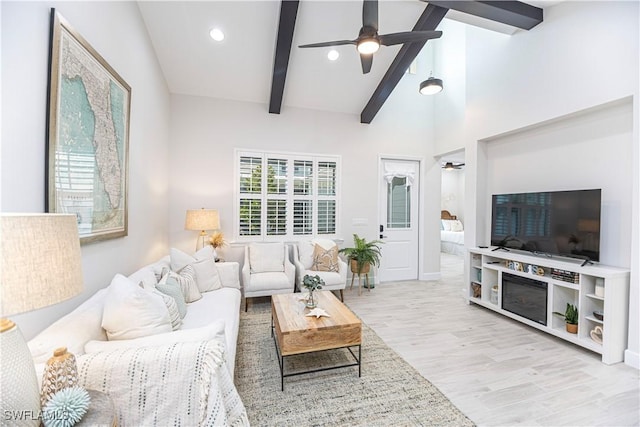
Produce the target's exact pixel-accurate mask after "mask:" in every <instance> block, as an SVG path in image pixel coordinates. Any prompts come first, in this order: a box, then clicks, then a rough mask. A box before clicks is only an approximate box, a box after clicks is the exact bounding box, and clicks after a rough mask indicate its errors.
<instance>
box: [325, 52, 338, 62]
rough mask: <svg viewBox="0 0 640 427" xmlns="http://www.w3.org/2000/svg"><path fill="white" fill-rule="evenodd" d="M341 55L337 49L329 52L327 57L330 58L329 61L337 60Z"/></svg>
mask: <svg viewBox="0 0 640 427" xmlns="http://www.w3.org/2000/svg"><path fill="white" fill-rule="evenodd" d="M339 57H340V54H339V53H338V51H337V50H330V51H329V53H328V54H327V58H329V61H335V60H336V59H338V58H339Z"/></svg>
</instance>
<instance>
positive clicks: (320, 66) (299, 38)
mask: <svg viewBox="0 0 640 427" xmlns="http://www.w3.org/2000/svg"><path fill="white" fill-rule="evenodd" d="M528 3H530V4H534V5H536V6H538V7H548V6H549V5H551V4H555V3H557V1H555V2H531V1H530V2H528ZM138 4H139V8H140V11H141V13H142V16H143V19H144V22H145V24H146V27H147V29H148V32H149V35H150V37H151V40H152V43H153V46H154V48H155V51H156V54H157V56H158V60H159V63H160V66H161V68H162V70H163V72H164V75H165V78H166V80H167V84H168V86H169V90H170V91H171V92H172V93H177V94H188V95H197V96H208V97H214V98H222V99H229V100H239V101H247V102H256V103H264V104H267V103H269V97H270V92H271V79H272V73H273V61H274V54H275V46H276V36H277V31H278V20H279V14H280V1H274V0H258V1H237V0H236V1H194V2H190V1H141V2H139V3H138ZM426 6H427V3H425V2H422V1H418V0H411V1H406V0H386V1H385V0H381V1H380V3H379V30H380V33H381V34H386V33H392V32H398V31H410V30H411V29H412V28H413V26H414V25H415V23H416V21H417V19H418V17H419V16H420V15H421V13H422V12H423V11H424V9H425V7H426ZM447 18H452V19H457V20H466V22H471V23H473V24H475V25H482V26H484V27H485V28H489V29H492V30H495V31H501V32H505V33H512V32H514V31H515V29H513V28H512V27H508V26H506V25H502V24H496V23H492V22H490V21H486V20H482V19H480V18H477V19H472V18H470V17H469V16H468V15H467V16H465V15H464V14H461V13H459V12H454V11H449V12H448V14H447ZM361 25H362V1H360V0H353V1H317V0H316V1H313V0H302V1H300V5H299V8H298V15H297V20H296V26H295V32H294V37H293V47H292V49H291V57H290V60H289V68H288V73H287V79H286V85H285V90H284V97H283V108H286V107H287V106H291V107H300V108H311V109H319V110H326V111H336V112H345V113H354V114H359V113H360V112H361V111H362V109H363V107H364V106H365V104H366V103H367V101H368V100H369V98H370V97H371V94H372V93H373V91H374V90H375V88H376V87H377V85H378V83H379V82H380V80H381V78H382V77H383V76H384V74H385V72H386V71H387V69H388V68H389V65H390V64H391V62H392V61H393V59H394V57H395V55H396V54H397V53H398V51H399V49H400V46H389V47H384V46H383V47H381V49H380V50H379V51H378V52H377V53H376V54H375V55H374V59H373V68H372V70H371V72H370V73H369V74H366V75H363V74H362V70H361V67H360V60H359V57H358V55H357V53H356V49H355V47H354V46H338V47H336V48H335V49H336V50H337V51H338V52H339V53H340V58H339V59H338V60H337V61H329V60H328V59H327V53H328V52H329V50H331V48H315V49H299V48H298V47H297V46H298V45H300V44H306V43H315V42H323V41H330V40H340V39H355V38H356V37H357V36H358V30H359V29H360V27H361ZM214 27H216V28H220V29H222V30H223V31H224V33H225V39H224V40H223V41H222V42H215V41H213V40H212V39H211V38H210V37H209V31H210V30H211V29H212V28H214ZM442 37H446V33H445V34H443V36H442ZM429 43H438V40H432V41H430V42H428V44H427V46H429ZM427 46H425V48H423V49H422V52H421V54H420V55H419V56H418V61H419V65H420V63H422V64H426V65H423V66H422V67H421V68H423V69H422V70H419V73H420V74H422V75H423V76H424V78H425V79H426V78H427V77H428V70H425V68H427V67H429V66H430V65H429V64H430V62H431V58H428V55H427V54H426V52H428V51H429V49H427V48H426V47H427ZM416 90H417V88H416Z"/></svg>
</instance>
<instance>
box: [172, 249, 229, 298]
mask: <svg viewBox="0 0 640 427" xmlns="http://www.w3.org/2000/svg"><path fill="white" fill-rule="evenodd" d="M188 265H191V266H192V267H193V270H194V272H195V280H196V285H197V286H198V290H199V291H200V292H209V291H214V290H216V289H220V288H221V287H222V282H221V280H220V275H219V274H218V270H217V268H216V261H215V257H214V254H213V248H212V247H211V246H209V245H207V246H205V247H204V248H202V249H200V250H199V251H198V252H196V253H195V255H194V256H191V255H189V254H187V253H185V252H182V251H181V250H179V249H176V248H171V270H173V271H175V272H181V271H182V270H183V269H184V268H185V267H186V266H188Z"/></svg>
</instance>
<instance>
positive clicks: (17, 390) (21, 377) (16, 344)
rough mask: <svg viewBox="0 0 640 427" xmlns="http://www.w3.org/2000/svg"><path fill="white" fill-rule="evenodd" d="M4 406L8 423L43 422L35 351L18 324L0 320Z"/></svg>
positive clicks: (0, 379)
mask: <svg viewBox="0 0 640 427" xmlns="http://www.w3.org/2000/svg"><path fill="white" fill-rule="evenodd" d="M0 349H2V351H0V396H1V397H0V406H1V407H2V408H1V410H2V416H3V417H7V416H8V417H10V419H7V418H3V419H4V420H5V422H7V425H17V424H19V425H24V426H27V425H29V426H39V425H40V421H41V420H40V418H39V415H40V390H39V389H38V379H37V377H36V370H35V367H34V365H33V359H32V358H31V352H30V351H29V347H27V343H26V342H25V340H24V337H23V336H22V332H20V329H19V328H18V326H17V325H16V324H15V323H13V322H12V321H11V320H8V319H1V320H0Z"/></svg>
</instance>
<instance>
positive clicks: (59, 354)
mask: <svg viewBox="0 0 640 427" xmlns="http://www.w3.org/2000/svg"><path fill="white" fill-rule="evenodd" d="M77 384H78V368H77V366H76V358H75V356H74V355H73V354H71V353H69V352H68V351H67V348H66V347H61V348H58V349H56V350H55V351H54V352H53V357H52V358H50V359H49V360H48V361H47V366H46V367H45V370H44V373H43V375H42V392H41V393H40V400H41V404H42V406H44V405H45V404H46V403H47V402H48V401H49V399H51V397H53V395H54V394H56V393H57V392H58V391H60V390H62V389H64V388H68V387H73V386H75V385H77Z"/></svg>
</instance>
